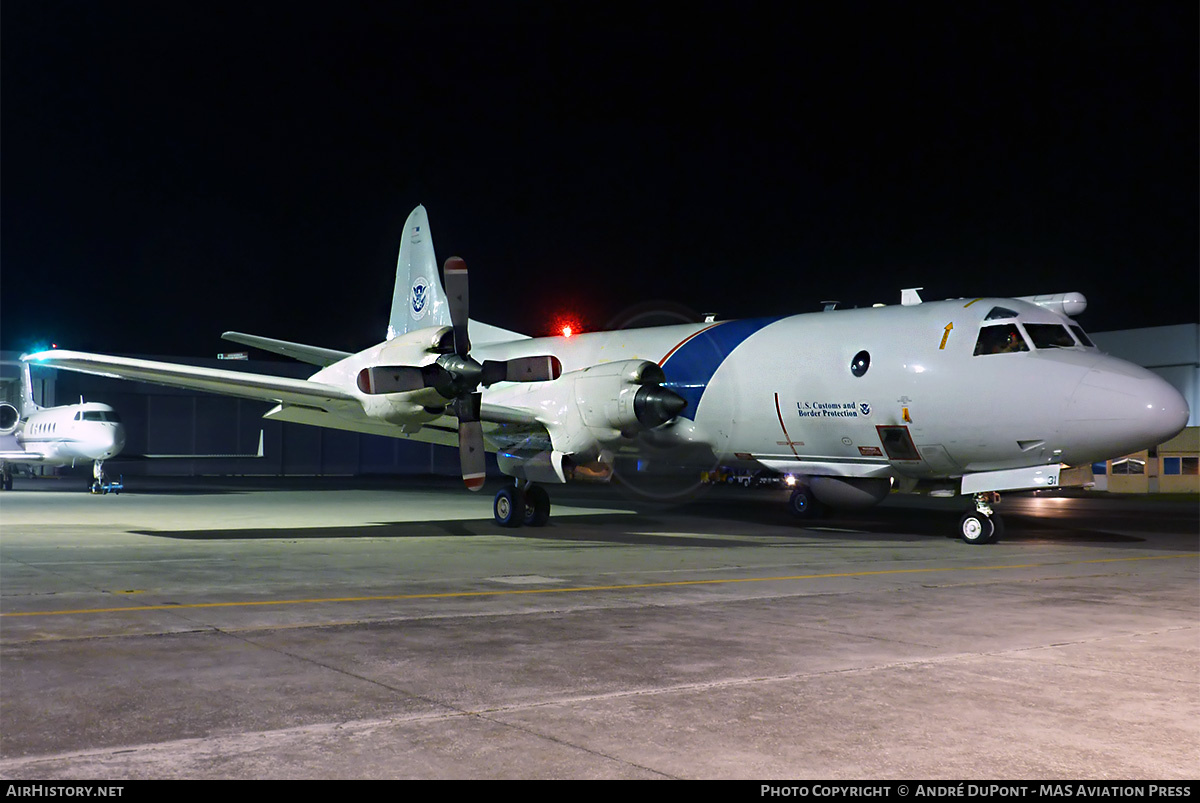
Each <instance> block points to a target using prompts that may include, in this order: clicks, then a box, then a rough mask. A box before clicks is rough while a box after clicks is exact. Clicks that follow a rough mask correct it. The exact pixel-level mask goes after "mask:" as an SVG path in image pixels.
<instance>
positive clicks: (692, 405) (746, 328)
mask: <svg viewBox="0 0 1200 803" xmlns="http://www.w3.org/2000/svg"><path fill="white" fill-rule="evenodd" d="M785 317H787V316H785V315H780V316H778V317H775V318H746V319H744V320H736V321H722V322H721V323H719V324H717V325H716V326H712V327H710V328H708V329H704V330H702V331H701V332H700V333H699V334H698V335H695V336H694V337H692V339H691V340H688V341H686V342H685V343H684V344H683V345H682V346H679V347H677V348H676V349H675V352H674V353H672V354H671V355H670V356H668V357H667V359H666V361H665V362H664V363H662V369H663V373H665V374H666V375H667V379H666V381H665V382H663V383H662V386H663V387H664V388H670V389H671V390H673V391H675V392H676V393H678V394H679V395H680V396H682V397H683V398H685V399H687V403H688V405H687V408H686V409H685V410H684V411H683V412H682V413H680V415H681V416H683V417H684V418H690V419H691V420H693V421H695V420H696V412H697V411H698V410H699V409H700V398H701V397H702V396H703V395H704V391H705V389H706V388H707V387H708V383H709V381H710V380H712V378H713V374H715V373H716V372H717V369H718V368H720V367H721V363H723V362H725V358H726V357H728V356H729V355H730V354H731V353H733V350H734V349H735V348H737V347H738V346H740V345H741V344H742V343H743V342H744V341H745V340H746V338H748V337H750V335H752V334H754V333H755V332H757V331H758V330H760V329H762V328H763V327H766V326H769V325H770V324H773V323H775V322H776V321H778V320H782V319H783V318H785Z"/></svg>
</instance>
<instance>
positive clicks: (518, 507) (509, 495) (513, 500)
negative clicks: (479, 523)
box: [492, 488, 525, 527]
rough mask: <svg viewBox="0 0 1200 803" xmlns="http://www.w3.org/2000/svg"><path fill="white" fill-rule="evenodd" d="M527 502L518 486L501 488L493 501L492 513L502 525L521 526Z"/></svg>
mask: <svg viewBox="0 0 1200 803" xmlns="http://www.w3.org/2000/svg"><path fill="white" fill-rule="evenodd" d="M524 510H525V503H524V502H523V501H522V499H521V494H520V493H518V492H517V489H516V488H501V489H500V490H499V491H497V492H496V500H495V501H494V502H493V503H492V515H494V516H495V517H496V523H497V524H499V525H500V526H501V527H520V526H521V519H522V516H521V515H519V514H518V511H521V512H522V513H523V512H524Z"/></svg>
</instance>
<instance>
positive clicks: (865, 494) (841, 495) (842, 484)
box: [808, 477, 892, 508]
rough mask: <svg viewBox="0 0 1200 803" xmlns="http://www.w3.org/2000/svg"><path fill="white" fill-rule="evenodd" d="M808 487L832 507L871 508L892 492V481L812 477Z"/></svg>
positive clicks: (879, 478) (881, 478) (876, 478)
mask: <svg viewBox="0 0 1200 803" xmlns="http://www.w3.org/2000/svg"><path fill="white" fill-rule="evenodd" d="M808 487H809V489H810V490H811V491H812V493H813V496H815V497H816V498H817V499H819V500H820V501H822V502H824V503H825V504H827V505H829V506H830V507H841V508H854V507H870V506H871V505H877V504H879V503H880V502H882V501H883V499H884V498H885V497H886V496H887V495H888V493H890V492H891V490H892V481H891V479H890V478H889V477H812V478H810V479H809V481H808Z"/></svg>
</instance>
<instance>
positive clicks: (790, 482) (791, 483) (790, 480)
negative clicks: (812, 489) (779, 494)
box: [783, 474, 796, 488]
mask: <svg viewBox="0 0 1200 803" xmlns="http://www.w3.org/2000/svg"><path fill="white" fill-rule="evenodd" d="M783 484H784V485H786V486H787V487H789V488H793V487H795V485H796V478H795V477H793V476H792V475H791V474H788V475H787V476H786V477H784V478H783Z"/></svg>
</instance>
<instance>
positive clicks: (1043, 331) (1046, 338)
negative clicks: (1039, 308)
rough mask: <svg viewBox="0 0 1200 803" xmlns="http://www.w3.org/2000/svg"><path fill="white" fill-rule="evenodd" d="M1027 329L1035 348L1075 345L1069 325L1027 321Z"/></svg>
mask: <svg viewBox="0 0 1200 803" xmlns="http://www.w3.org/2000/svg"><path fill="white" fill-rule="evenodd" d="M1025 331H1026V332H1028V333H1029V337H1030V339H1031V340H1033V346H1034V348H1039V349H1070V348H1074V347H1075V341H1074V340H1072V339H1071V333H1070V332H1068V331H1067V327H1065V326H1063V325H1062V324H1057V323H1027V324H1025Z"/></svg>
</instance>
